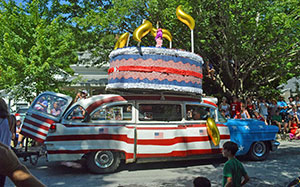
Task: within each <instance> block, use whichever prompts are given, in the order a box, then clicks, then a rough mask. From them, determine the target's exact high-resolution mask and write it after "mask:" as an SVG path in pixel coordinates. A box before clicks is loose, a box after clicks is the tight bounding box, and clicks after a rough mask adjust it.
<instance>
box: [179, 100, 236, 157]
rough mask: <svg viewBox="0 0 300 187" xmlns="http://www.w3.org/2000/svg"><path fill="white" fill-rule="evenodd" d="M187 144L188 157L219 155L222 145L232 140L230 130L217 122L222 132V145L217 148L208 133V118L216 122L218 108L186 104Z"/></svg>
mask: <svg viewBox="0 0 300 187" xmlns="http://www.w3.org/2000/svg"><path fill="white" fill-rule="evenodd" d="M185 111H186V117H185V124H186V144H187V147H188V155H211V154H219V153H221V151H222V145H223V143H224V142H225V141H228V140H230V136H229V131H228V128H227V127H226V126H225V125H223V124H221V123H218V121H216V126H217V128H218V130H219V132H220V144H219V145H217V146H215V145H214V144H213V143H212V141H211V138H210V137H209V135H208V133H207V126H206V123H207V121H206V120H207V118H208V117H211V118H213V119H214V120H216V119H217V118H216V108H214V107H211V106H210V105H206V104H196V103H195V104H186V105H185Z"/></svg>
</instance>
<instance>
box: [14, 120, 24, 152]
mask: <svg viewBox="0 0 300 187" xmlns="http://www.w3.org/2000/svg"><path fill="white" fill-rule="evenodd" d="M16 120H17V123H16V139H15V142H16V144H15V145H16V148H22V147H23V135H22V134H21V129H22V121H21V116H16Z"/></svg>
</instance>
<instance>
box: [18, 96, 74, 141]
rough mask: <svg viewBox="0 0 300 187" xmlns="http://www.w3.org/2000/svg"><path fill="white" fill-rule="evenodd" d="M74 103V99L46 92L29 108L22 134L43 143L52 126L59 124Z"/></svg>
mask: <svg viewBox="0 0 300 187" xmlns="http://www.w3.org/2000/svg"><path fill="white" fill-rule="evenodd" d="M71 103H72V97H70V96H67V95H64V94H59V93H54V92H44V93H42V94H40V95H39V96H38V97H36V99H35V100H34V101H33V103H32V105H31V106H30V107H29V109H28V111H27V113H26V116H25V119H24V122H23V125H22V130H21V134H23V135H24V136H26V137H29V138H32V139H34V140H36V141H38V142H40V143H43V142H44V141H45V139H46V137H47V134H48V131H49V128H50V126H51V124H53V123H57V122H59V121H60V120H61V117H62V116H63V114H64V113H65V111H66V110H67V109H68V107H69V106H70V104H71Z"/></svg>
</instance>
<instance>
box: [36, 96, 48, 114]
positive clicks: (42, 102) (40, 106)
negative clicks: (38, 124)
mask: <svg viewBox="0 0 300 187" xmlns="http://www.w3.org/2000/svg"><path fill="white" fill-rule="evenodd" d="M34 108H35V109H36V110H39V111H42V112H45V113H47V109H48V101H47V99H46V98H45V97H41V98H40V99H39V100H38V101H37V102H36V104H35V105H34Z"/></svg>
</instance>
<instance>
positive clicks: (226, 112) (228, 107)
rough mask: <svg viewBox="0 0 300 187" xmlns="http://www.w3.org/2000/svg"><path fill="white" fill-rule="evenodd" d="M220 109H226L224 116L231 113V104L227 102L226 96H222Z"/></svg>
mask: <svg viewBox="0 0 300 187" xmlns="http://www.w3.org/2000/svg"><path fill="white" fill-rule="evenodd" d="M219 109H220V110H224V112H225V116H224V117H226V116H229V115H230V105H229V104H228V103H227V99H226V97H223V98H222V102H221V104H220V106H219Z"/></svg>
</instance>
